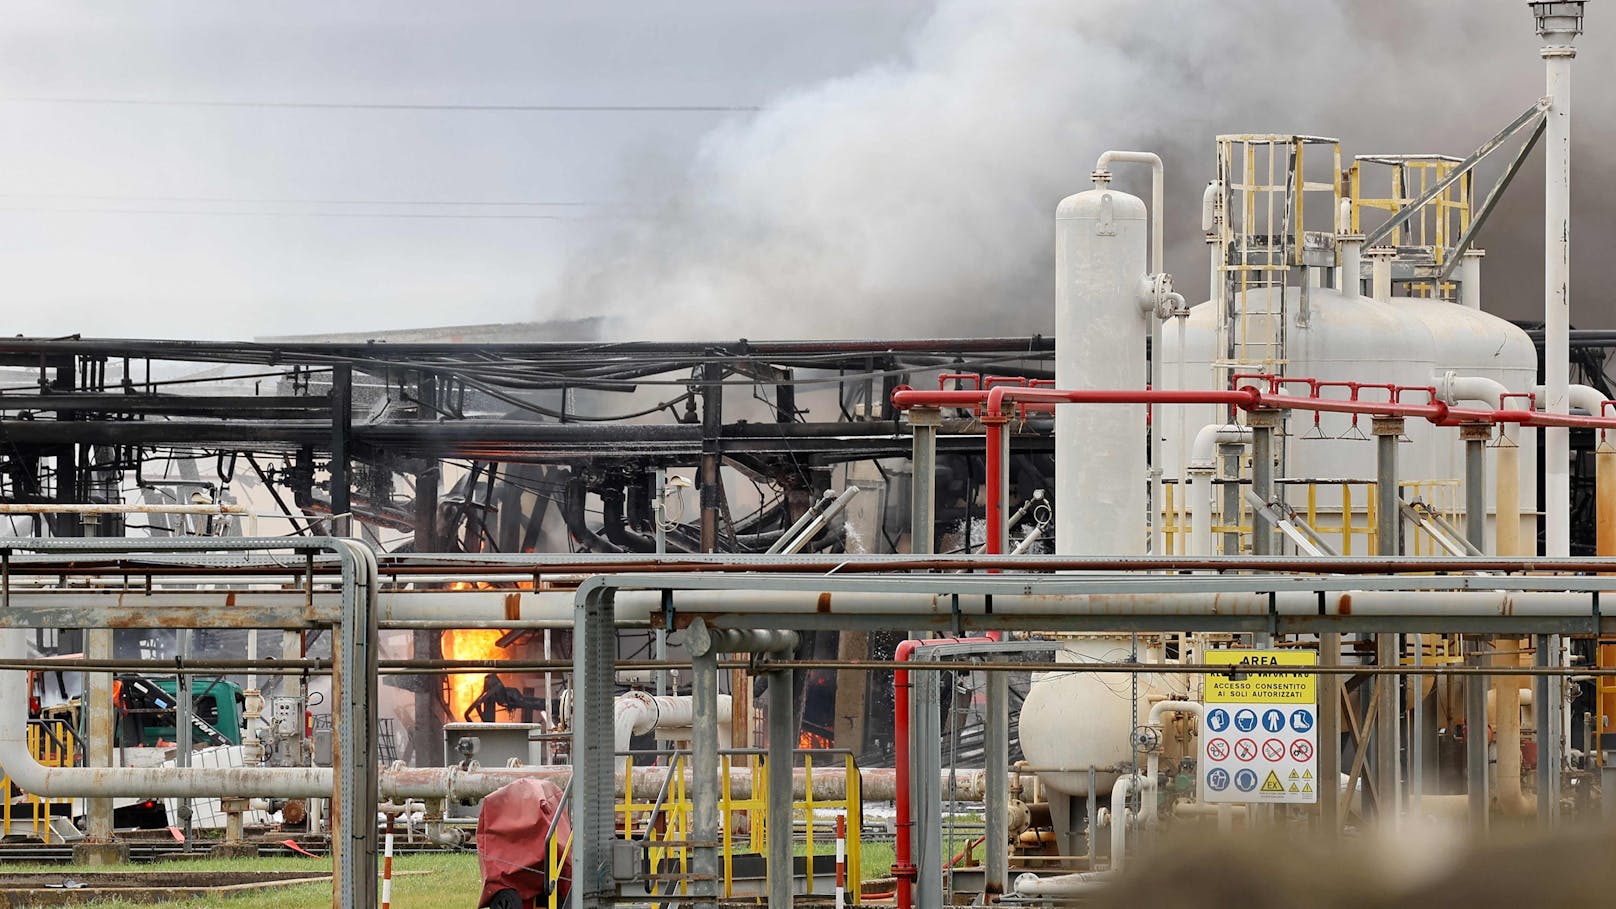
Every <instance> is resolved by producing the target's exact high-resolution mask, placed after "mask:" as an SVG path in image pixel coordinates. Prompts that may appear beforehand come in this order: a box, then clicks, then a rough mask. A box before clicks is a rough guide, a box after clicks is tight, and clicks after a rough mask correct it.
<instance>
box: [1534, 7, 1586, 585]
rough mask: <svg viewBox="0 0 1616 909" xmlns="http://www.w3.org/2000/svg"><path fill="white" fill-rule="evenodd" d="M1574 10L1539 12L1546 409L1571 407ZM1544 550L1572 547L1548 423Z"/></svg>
mask: <svg viewBox="0 0 1616 909" xmlns="http://www.w3.org/2000/svg"><path fill="white" fill-rule="evenodd" d="M1557 5H1558V6H1564V7H1567V8H1571V7H1574V8H1575V9H1576V11H1577V13H1578V15H1576V16H1570V15H1556V14H1554V13H1553V12H1552V11H1551V13H1550V14H1549V15H1545V16H1542V17H1540V18H1539V20H1538V23H1537V25H1538V34H1539V36H1541V37H1542V38H1543V47H1542V49H1541V50H1540V51H1539V53H1540V55H1541V56H1542V58H1543V65H1544V74H1545V84H1546V89H1547V90H1546V91H1545V94H1546V95H1547V96H1548V99H1549V109H1548V110H1547V111H1546V112H1545V114H1544V118H1545V122H1544V134H1543V155H1544V158H1543V161H1544V164H1543V177H1544V181H1543V378H1544V385H1546V386H1547V395H1546V397H1547V400H1546V401H1544V402H1543V405H1544V406H1543V409H1544V410H1545V411H1547V412H1549V413H1557V414H1563V413H1566V412H1568V410H1569V404H1570V402H1569V400H1568V399H1567V386H1569V385H1570V383H1571V349H1570V340H1571V333H1570V326H1571V61H1572V60H1574V59H1576V56H1577V49H1576V48H1575V47H1573V46H1572V42H1573V41H1575V40H1576V37H1577V34H1578V33H1579V32H1580V31H1581V29H1582V22H1581V16H1580V13H1581V9H1582V4H1580V3H1575V4H1557ZM1543 461H1544V468H1543V470H1544V473H1543V498H1544V503H1543V510H1544V517H1545V527H1544V554H1545V555H1548V556H1565V555H1569V554H1570V552H1571V473H1570V461H1571V434H1570V433H1569V432H1568V431H1566V430H1565V429H1560V428H1554V429H1550V430H1549V431H1548V432H1546V433H1545V434H1544V437H1543Z"/></svg>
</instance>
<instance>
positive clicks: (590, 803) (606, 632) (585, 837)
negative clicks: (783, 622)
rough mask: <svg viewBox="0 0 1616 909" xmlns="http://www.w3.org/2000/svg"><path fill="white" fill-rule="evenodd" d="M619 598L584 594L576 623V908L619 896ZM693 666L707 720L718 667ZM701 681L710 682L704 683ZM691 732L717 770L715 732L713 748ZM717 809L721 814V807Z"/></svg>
mask: <svg viewBox="0 0 1616 909" xmlns="http://www.w3.org/2000/svg"><path fill="white" fill-rule="evenodd" d="M615 593H616V592H615V591H613V590H610V589H605V588H593V589H592V590H591V591H590V592H589V594H588V595H587V596H580V597H579V598H578V607H577V611H576V614H575V617H574V620H573V625H574V630H573V644H572V680H573V690H574V692H575V698H576V700H575V701H574V702H573V709H572V763H573V781H574V785H573V787H572V836H573V846H572V905H573V909H599V907H602V906H606V905H610V904H611V902H612V900H613V897H614V896H615V895H616V890H617V887H616V881H615V879H614V877H613V874H612V848H613V843H614V840H615V839H616V832H617V823H616V818H617V815H616V813H615V793H616V791H617V781H616V767H617V756H616V754H615V751H614V749H615V747H616V746H615V743H614V739H613V729H612V708H613V699H614V696H615V694H616V691H615V688H614V685H613V683H614V681H615V679H616V673H615V672H614V665H615V662H616V660H617V623H616V610H615V609H614V605H613V598H614V596H615ZM696 660H701V661H702V665H701V666H699V667H697V669H696V671H695V672H694V680H696V684H695V686H694V687H693V688H692V691H691V693H692V695H693V696H694V697H695V701H694V706H695V708H696V709H697V710H698V711H699V710H702V708H703V698H706V712H705V714H704V715H698V717H697V719H698V720H699V719H702V716H705V717H706V718H707V719H708V720H710V719H711V717H712V716H713V714H714V712H715V711H716V710H717V709H718V707H717V700H718V694H717V691H716V685H717V679H716V675H717V672H718V668H717V665H716V661H715V660H714V658H713V657H712V655H710V654H708V655H705V656H700V657H695V658H693V660H692V665H693V666H694V665H696ZM703 668H704V669H705V671H702V669H703ZM704 678H705V680H706V681H700V680H702V679H704ZM707 725H709V726H711V725H712V724H711V722H709V723H708V724H707ZM694 732H695V733H696V739H695V742H694V743H693V744H694V745H695V746H696V747H699V748H702V749H704V753H705V752H706V750H708V749H710V752H711V757H712V760H713V763H712V764H708V765H707V766H709V767H712V766H715V765H716V762H717V751H718V745H717V740H716V736H717V731H716V728H715V729H714V730H713V732H712V735H713V736H714V740H713V741H712V742H708V741H706V739H705V738H704V733H703V730H702V725H701V724H700V723H698V724H697V726H696V729H695V730H694ZM708 788H709V789H710V788H711V787H710V786H709V787H708ZM697 791H698V792H699V788H698V790H697ZM714 810H715V813H716V808H715V809H714ZM695 838H696V839H700V837H699V836H697V837H695ZM698 855H699V853H698Z"/></svg>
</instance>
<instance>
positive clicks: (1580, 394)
mask: <svg viewBox="0 0 1616 909" xmlns="http://www.w3.org/2000/svg"><path fill="white" fill-rule="evenodd" d="M1532 393H1533V394H1535V395H1537V401H1536V403H1537V407H1538V409H1539V410H1543V411H1547V410H1548V407H1547V406H1546V402H1547V400H1548V386H1546V385H1534V386H1532ZM1565 397H1566V401H1567V402H1568V403H1569V405H1570V409H1571V410H1580V411H1582V412H1583V413H1586V414H1591V415H1593V416H1596V417H1599V416H1604V413H1605V402H1606V401H1607V398H1606V397H1605V396H1604V395H1603V394H1601V393H1600V391H1599V389H1597V388H1594V387H1592V386H1589V385H1567V386H1566V392H1565ZM1567 412H1569V411H1567Z"/></svg>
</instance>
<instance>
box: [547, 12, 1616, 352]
mask: <svg viewBox="0 0 1616 909" xmlns="http://www.w3.org/2000/svg"><path fill="white" fill-rule="evenodd" d="M1537 43H1538V42H1537V39H1536V37H1535V36H1534V35H1533V34H1532V27H1531V20H1530V16H1529V15H1528V14H1527V12H1526V10H1525V7H1524V4H1521V3H1515V2H1503V0H1500V2H1496V3H1495V2H1476V3H1466V4H1453V3H1445V2H1437V0H1417V2H1412V3H1404V4H1390V3H1385V2H1379V0H1375V2H1369V0H1363V2H1348V0H1305V2H1304V0H1229V2H1219V3H1212V2H1206V0H1157V2H1149V3H1146V2H1129V0H940V2H939V3H938V5H937V6H936V8H935V10H934V12H933V13H932V15H931V16H930V17H929V18H928V19H927V20H926V21H925V23H924V24H923V25H922V26H921V27H920V28H919V30H918V31H917V32H916V33H915V34H914V35H913V36H912V38H911V39H910V41H909V43H908V46H907V47H906V49H905V51H904V52H903V54H902V55H901V56H900V57H898V58H897V59H894V60H892V61H890V62H887V63H884V64H881V65H879V66H874V67H871V68H869V69H867V70H865V71H862V72H859V73H855V74H852V75H849V76H847V77H845V78H841V79H836V80H832V81H829V82H826V83H823V84H820V85H816V86H812V87H809V88H806V89H803V90H800V91H797V92H794V93H791V94H788V95H786V96H784V97H779V98H775V99H771V100H770V101H769V102H768V103H767V106H766V108H765V109H764V110H763V111H761V112H759V113H758V114H756V115H755V116H752V117H750V118H748V119H746V120H744V121H737V122H732V123H730V124H728V125H726V126H725V127H723V128H721V129H719V130H717V131H716V132H714V133H713V134H712V135H711V136H709V137H708V139H707V140H706V141H705V143H704V145H703V147H702V149H701V152H700V154H699V156H698V157H697V160H696V161H695V162H694V163H693V165H692V168H691V171H690V173H689V175H688V179H687V181H686V182H685V184H684V185H683V187H682V188H681V190H680V191H679V192H678V193H676V194H675V195H673V196H672V197H671V198H669V199H666V200H663V201H660V202H656V201H653V202H650V203H647V204H646V205H645V206H644V212H643V214H644V218H645V220H644V221H642V222H640V223H638V224H637V225H636V226H634V227H632V228H631V229H629V230H627V231H625V232H622V233H619V234H615V235H612V236H610V237H608V238H605V239H604V240H603V241H602V242H601V243H600V244H599V245H598V246H597V247H596V249H595V251H594V254H593V255H592V256H590V257H588V258H587V259H586V260H585V261H583V262H581V263H580V264H579V265H578V267H577V268H575V269H574V270H573V272H572V274H571V276H570V278H569V279H568V280H567V282H566V283H565V286H564V288H563V290H562V294H561V297H560V302H561V303H562V307H559V308H558V309H562V310H564V311H565V312H568V313H570V314H585V313H588V314H602V315H607V316H609V317H611V318H612V319H614V320H615V321H614V324H613V328H612V329H611V333H612V334H613V335H616V336H624V337H628V336H632V337H664V338H666V337H684V338H692V337H740V336H747V337H754V338H765V337H854V336H865V337H881V336H930V337H943V336H962V335H972V334H1008V333H1030V332H1047V331H1048V330H1049V329H1050V327H1051V325H1052V322H1053V316H1052V308H1051V301H1052V296H1053V290H1052V288H1053V281H1052V276H1051V270H1052V267H1053V254H1052V251H1051V247H1052V232H1053V227H1052V213H1053V211H1054V208H1055V205H1056V203H1057V202H1058V201H1059V200H1060V199H1061V198H1062V197H1063V196H1065V195H1068V194H1070V193H1072V192H1076V191H1080V190H1082V189H1086V188H1087V187H1088V186H1089V179H1088V174H1089V171H1090V169H1091V168H1092V166H1093V161H1094V159H1095V157H1096V155H1097V154H1098V153H1099V152H1100V151H1102V150H1104V149H1106V148H1127V147H1145V148H1150V149H1152V150H1156V151H1159V152H1161V153H1162V154H1163V155H1164V157H1166V158H1167V164H1168V170H1169V185H1168V190H1169V194H1168V206H1169V210H1168V231H1169V241H1170V244H1171V245H1170V251H1169V260H1168V263H1167V265H1168V268H1169V270H1172V271H1175V272H1176V273H1177V274H1178V278H1179V284H1180V286H1181V287H1183V288H1186V289H1188V290H1189V291H1190V293H1191V294H1192V298H1194V297H1193V295H1195V294H1204V289H1205V279H1204V273H1205V266H1204V264H1203V263H1204V261H1205V260H1204V258H1203V253H1202V246H1201V244H1200V242H1199V232H1198V220H1199V218H1198V214H1197V210H1196V208H1195V207H1194V206H1196V205H1198V203H1199V199H1200V193H1199V187H1200V186H1202V185H1204V182H1205V181H1206V180H1208V179H1210V178H1211V176H1212V170H1213V163H1214V162H1213V144H1212V139H1213V136H1214V135H1216V134H1217V133H1221V132H1281V133H1292V132H1296V133H1311V134H1324V135H1338V136H1340V137H1341V138H1342V139H1343V140H1344V144H1345V148H1344V152H1345V153H1346V155H1348V156H1349V157H1350V155H1351V154H1352V153H1353V152H1387V151H1409V152H1414V151H1418V152H1444V153H1449V154H1458V155H1464V154H1466V153H1468V152H1469V151H1470V150H1471V149H1473V148H1474V147H1475V146H1476V145H1477V144H1479V143H1480V142H1481V141H1482V140H1483V139H1485V138H1487V136H1488V135H1490V134H1491V133H1492V132H1493V131H1494V130H1495V129H1497V128H1498V127H1500V126H1502V125H1503V124H1504V123H1506V122H1507V121H1508V120H1509V119H1510V118H1511V117H1512V116H1513V115H1514V114H1516V113H1518V112H1520V111H1521V110H1524V109H1525V108H1526V107H1527V106H1528V105H1529V104H1531V103H1532V102H1533V101H1534V100H1535V99H1536V98H1537V96H1538V94H1540V93H1541V90H1542V89H1541V76H1540V75H1538V73H1537V70H1538V67H1539V65H1540V64H1539V62H1538V58H1537V54H1536V47H1537ZM1478 64H1480V65H1478ZM1580 65H1581V64H1579V66H1580ZM1579 78H1581V79H1584V80H1587V79H1590V78H1597V77H1596V76H1595V75H1594V74H1593V73H1592V72H1589V71H1588V70H1587V68H1586V67H1585V68H1584V69H1583V70H1581V71H1579ZM1586 94H1587V95H1593V94H1594V93H1592V92H1589V93H1586ZM1595 103H1598V102H1595ZM1607 106H1608V105H1607ZM1582 135H1583V136H1584V137H1586V135H1587V134H1586V133H1584V134H1582ZM1501 163H1502V162H1500V165H1499V166H1501ZM1119 178H1121V179H1119V185H1120V186H1121V188H1124V189H1130V190H1131V191H1136V192H1138V191H1142V190H1143V189H1144V187H1145V185H1146V184H1145V182H1144V181H1143V180H1142V179H1139V178H1137V177H1135V176H1133V175H1122V174H1119ZM1540 185H1541V184H1540V183H1538V182H1537V180H1535V179H1533V178H1532V176H1531V172H1530V170H1528V171H1527V172H1525V173H1523V176H1522V179H1521V181H1520V182H1518V183H1517V184H1516V189H1515V190H1514V191H1513V192H1514V194H1515V195H1516V197H1517V198H1516V199H1515V200H1512V201H1511V203H1510V205H1509V206H1507V207H1506V209H1504V210H1501V212H1500V216H1499V218H1498V222H1499V223H1504V222H1505V221H1506V220H1509V221H1513V222H1514V225H1515V226H1513V227H1493V228H1491V230H1492V232H1493V233H1494V234H1497V235H1503V234H1504V233H1506V232H1509V231H1513V232H1514V233H1515V234H1518V235H1519V236H1520V237H1522V238H1524V241H1523V245H1524V244H1525V243H1530V242H1531V241H1532V238H1539V239H1537V240H1536V242H1537V243H1538V244H1540V243H1541V239H1540V238H1541V230H1540V228H1539V227H1538V226H1537V225H1538V224H1539V223H1540V222H1537V221H1534V220H1532V218H1533V212H1534V210H1533V208H1532V205H1533V204H1535V203H1536V200H1538V199H1540V197H1541V192H1539V191H1537V190H1536V187H1537V186H1540ZM1480 188H1481V184H1480V183H1478V191H1479V189H1480ZM1521 197H1524V198H1525V201H1524V203H1523V202H1522V201H1521ZM1484 239H1494V238H1493V237H1484ZM1536 249H1538V250H1540V249H1541V246H1540V245H1539V246H1537V247H1536ZM1537 255H1539V253H1536V252H1533V253H1532V255H1530V256H1527V257H1526V259H1525V260H1524V261H1525V262H1527V263H1529V264H1533V265H1534V266H1535V262H1536V261H1538V260H1537V259H1536V258H1535V257H1536V256H1537ZM1591 258H1592V257H1590V259H1591ZM1488 261H1489V279H1490V280H1491V278H1492V277H1493V275H1495V274H1499V273H1503V272H1505V271H1513V269H1504V268H1500V267H1499V265H1500V264H1504V263H1501V262H1500V261H1499V256H1498V255H1497V254H1496V251H1495V255H1494V256H1493V257H1492V258H1490V259H1489V260H1488ZM1595 267H1602V266H1600V265H1598V264H1596V266H1595ZM1529 277H1530V276H1527V278H1528V279H1526V280H1522V281H1521V282H1520V284H1521V286H1522V287H1525V288H1531V287H1532V286H1533V282H1532V280H1530V279H1529ZM1578 280H1582V278H1581V277H1579V279H1578ZM1584 286H1587V285H1584ZM1538 299H1541V297H1540V296H1539V297H1538ZM1506 308H1507V307H1506ZM1531 308H1532V307H1530V306H1527V307H1525V308H1524V309H1525V313H1523V314H1529V313H1530V311H1531ZM1587 311H1588V312H1589V313H1590V314H1591V313H1592V312H1593V309H1591V308H1589V309H1587ZM1510 314H1513V313H1510Z"/></svg>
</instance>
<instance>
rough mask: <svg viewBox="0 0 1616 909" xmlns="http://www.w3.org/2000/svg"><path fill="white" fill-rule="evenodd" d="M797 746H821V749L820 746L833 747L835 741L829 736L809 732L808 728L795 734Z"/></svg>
mask: <svg viewBox="0 0 1616 909" xmlns="http://www.w3.org/2000/svg"><path fill="white" fill-rule="evenodd" d="M797 747H798V748H821V749H822V748H835V747H836V741H835V740H834V739H831V738H828V737H826V736H823V735H820V734H819V733H817V732H810V731H809V730H807V729H804V730H803V731H802V732H800V733H798V734H797Z"/></svg>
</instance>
